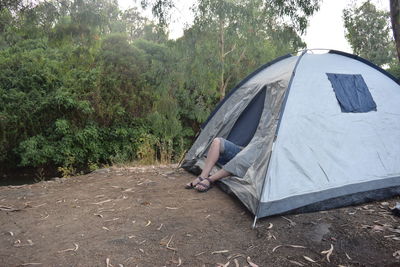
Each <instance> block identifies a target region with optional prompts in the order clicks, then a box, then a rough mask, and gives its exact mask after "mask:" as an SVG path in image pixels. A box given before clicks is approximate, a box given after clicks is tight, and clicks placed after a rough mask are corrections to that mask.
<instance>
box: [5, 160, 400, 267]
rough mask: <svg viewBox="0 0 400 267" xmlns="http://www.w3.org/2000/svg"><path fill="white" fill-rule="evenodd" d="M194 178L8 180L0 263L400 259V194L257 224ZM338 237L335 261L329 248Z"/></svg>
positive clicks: (166, 172)
mask: <svg viewBox="0 0 400 267" xmlns="http://www.w3.org/2000/svg"><path fill="white" fill-rule="evenodd" d="M193 178H194V176H193V175H191V174H189V173H187V172H185V171H183V170H176V169H174V168H173V166H157V167H129V166H126V167H123V168H122V167H121V168H110V169H103V170H99V171H96V172H94V173H91V174H88V175H83V176H77V177H72V178H66V179H53V180H50V181H43V182H40V183H36V184H30V185H22V186H2V187H0V208H1V209H0V214H1V215H0V225H1V229H2V231H1V235H0V236H1V238H0V266H18V265H22V264H27V263H31V264H32V263H41V264H42V266H110V265H113V266H119V264H121V265H123V266H136V265H137V266H215V265H217V264H218V263H221V264H225V263H227V262H228V261H230V263H231V264H230V266H235V260H236V261H238V263H239V265H240V266H244V265H249V263H248V262H247V257H250V258H249V260H250V261H251V262H254V263H255V264H257V265H259V266H313V265H315V266H338V265H345V266H398V264H399V263H400V255H399V254H400V251H399V244H400V243H399V242H400V227H399V225H400V224H399V222H400V217H394V216H392V215H391V213H390V211H389V207H392V206H394V205H395V203H396V202H399V201H400V198H399V197H397V198H393V199H388V200H386V201H379V202H373V203H368V204H364V205H360V206H355V207H346V208H341V209H335V210H329V211H323V212H316V213H307V214H298V215H285V216H274V217H271V218H264V219H261V220H259V221H258V222H257V227H256V229H254V230H253V229H251V225H252V223H253V216H252V215H251V214H250V213H249V212H247V211H246V209H245V208H244V207H243V206H242V205H241V204H240V202H239V201H237V200H236V199H234V198H233V197H232V196H229V195H227V194H225V193H223V192H222V191H221V190H220V189H219V188H217V187H214V188H212V189H211V190H210V191H208V192H207V193H203V194H201V193H197V192H195V191H194V190H185V189H184V188H183V185H184V184H185V183H188V182H189V181H191V179H193ZM13 209H14V210H13ZM396 227H397V228H396ZM332 247H333V249H332V253H331V255H330V257H329V260H330V263H329V262H328V261H327V254H321V252H322V251H325V250H329V249H330V248H332ZM396 251H397V252H396ZM396 253H397V254H396ZM396 255H397V256H396ZM304 256H305V257H304ZM396 257H397V258H396ZM311 260H313V261H315V262H316V263H312V262H311Z"/></svg>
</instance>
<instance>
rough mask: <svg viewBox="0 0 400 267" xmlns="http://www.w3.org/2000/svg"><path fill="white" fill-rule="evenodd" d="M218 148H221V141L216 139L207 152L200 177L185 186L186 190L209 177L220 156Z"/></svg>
mask: <svg viewBox="0 0 400 267" xmlns="http://www.w3.org/2000/svg"><path fill="white" fill-rule="evenodd" d="M220 146H221V139H220V138H218V137H217V138H215V139H214V140H213V141H212V143H211V146H210V149H209V150H208V152H207V158H206V162H205V165H204V168H203V170H202V172H201V174H200V176H199V177H197V178H196V179H194V180H193V181H192V182H191V183H189V184H187V185H186V188H191V187H194V186H196V185H197V184H198V183H199V182H201V181H202V180H203V179H205V178H207V177H208V175H210V172H211V170H212V168H213V167H214V165H215V163H216V162H217V161H218V158H219V154H220Z"/></svg>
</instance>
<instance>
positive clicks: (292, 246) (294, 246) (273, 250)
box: [272, 245, 306, 252]
mask: <svg viewBox="0 0 400 267" xmlns="http://www.w3.org/2000/svg"><path fill="white" fill-rule="evenodd" d="M280 247H291V248H306V247H305V246H299V245H279V246H276V247H274V248H273V249H272V252H275V250H277V249H278V248H280Z"/></svg>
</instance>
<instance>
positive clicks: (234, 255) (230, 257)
mask: <svg viewBox="0 0 400 267" xmlns="http://www.w3.org/2000/svg"><path fill="white" fill-rule="evenodd" d="M238 257H243V258H246V255H244V254H232V255H230V256H229V257H228V260H231V259H234V258H238Z"/></svg>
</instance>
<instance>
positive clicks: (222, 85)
mask: <svg viewBox="0 0 400 267" xmlns="http://www.w3.org/2000/svg"><path fill="white" fill-rule="evenodd" d="M142 2H143V4H148V5H150V6H152V7H153V11H155V12H158V13H159V14H161V13H162V12H164V8H171V7H172V6H173V2H172V1H142ZM291 2H293V1H291ZM303 2H304V3H311V4H312V5H313V6H311V7H308V8H307V9H306V11H307V12H308V13H307V12H306V11H305V10H303V9H304V8H305V7H304V5H303ZM317 2H318V1H316V0H313V1H294V2H293V3H295V4H296V5H297V7H298V8H299V10H295V9H293V8H292V7H289V6H287V5H286V4H285V3H280V2H279V3H278V2H277V3H269V1H262V0H246V1H221V0H214V1H211V0H199V1H198V4H199V5H198V8H197V9H196V12H195V22H194V24H193V26H192V27H190V28H188V29H187V30H186V32H185V35H184V36H183V37H182V38H180V39H179V40H176V41H174V40H168V38H167V37H168V35H167V32H166V30H165V29H166V23H167V20H164V21H163V20H162V19H160V21H159V23H158V24H157V23H154V22H152V21H149V20H148V19H146V18H144V17H143V16H142V15H141V14H140V12H139V11H138V10H137V9H128V10H125V11H121V10H120V9H119V8H118V5H117V1H116V0H74V1H72V0H58V1H52V0H48V1H39V2H37V3H33V2H30V1H28V2H26V1H20V0H15V1H14V0H12V1H5V2H4V1H3V2H1V3H0V69H1V71H0V166H1V167H0V169H3V168H4V166H7V167H9V168H17V167H34V168H36V169H37V170H39V171H38V176H40V177H42V174H43V171H40V170H43V169H45V168H47V167H49V166H51V167H54V168H57V169H58V171H59V172H60V173H61V175H63V176H70V175H74V174H77V173H79V172H80V171H81V170H93V169H95V168H98V167H100V166H102V165H104V164H106V165H109V164H118V163H126V162H131V161H135V160H137V161H139V162H140V163H142V164H154V163H157V162H161V163H169V162H172V161H175V162H176V161H178V160H179V159H180V158H181V157H182V155H183V153H184V152H185V150H186V149H187V148H188V146H189V145H190V144H191V142H192V138H193V137H194V135H195V133H196V132H197V131H198V129H199V125H200V124H201V123H202V122H204V121H205V120H206V118H207V116H208V114H209V113H210V111H211V110H212V109H213V108H214V106H215V104H216V103H217V102H218V101H219V100H220V98H221V97H222V96H223V95H224V94H225V92H228V91H229V90H230V88H232V87H233V86H234V85H235V84H236V83H237V82H239V81H240V80H241V79H242V78H244V77H245V76H246V75H247V74H249V73H250V72H251V71H253V70H254V69H255V68H256V67H258V66H259V65H261V64H263V63H265V62H266V61H269V60H271V59H273V58H274V57H276V56H279V55H281V54H283V53H287V52H292V51H294V50H297V49H298V48H299V47H303V46H304V43H303V42H302V41H301V38H300V37H299V36H298V34H297V32H298V31H299V30H301V28H302V27H303V26H301V25H303V24H304V21H299V23H300V24H299V25H300V26H296V25H295V23H293V24H289V25H287V24H284V23H283V22H278V20H277V15H278V13H279V12H278V11H276V10H281V9H282V8H283V9H285V10H286V11H284V10H281V11H282V12H283V13H282V14H286V15H287V16H289V17H292V18H300V17H299V16H303V17H307V16H308V15H309V14H311V13H312V12H313V10H315V9H316V8H317ZM296 5H295V6H296ZM274 10H275V11H274ZM298 11H299V12H300V13H302V15H299V14H300V13H298ZM274 12H275V13H274ZM163 14H164V15H165V14H167V13H163ZM279 14H280V13H279ZM164 18H167V17H164ZM160 22H161V23H160ZM296 23H297V22H296Z"/></svg>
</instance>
